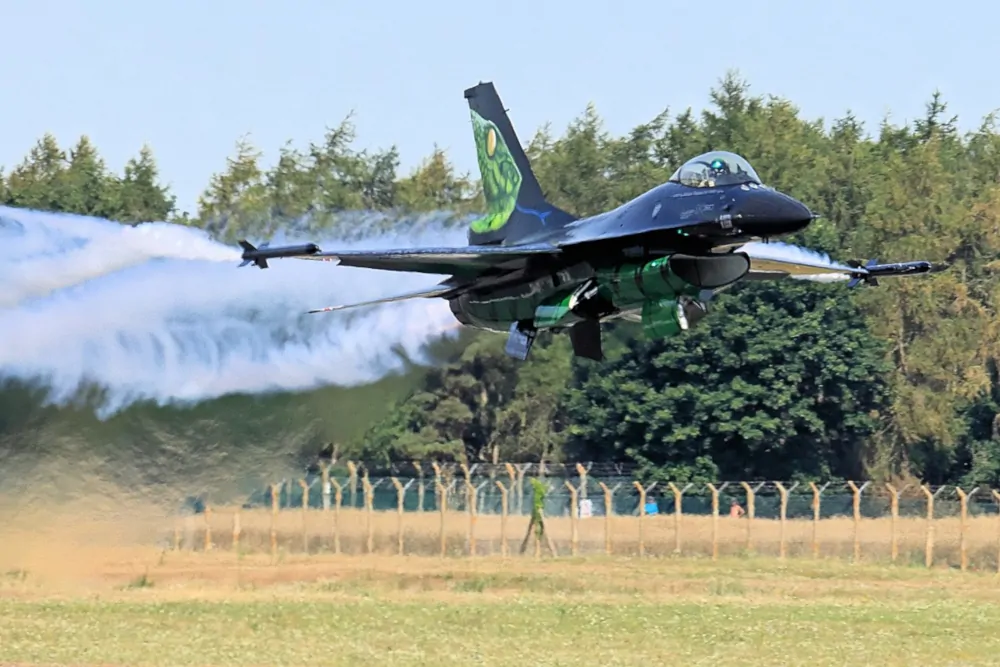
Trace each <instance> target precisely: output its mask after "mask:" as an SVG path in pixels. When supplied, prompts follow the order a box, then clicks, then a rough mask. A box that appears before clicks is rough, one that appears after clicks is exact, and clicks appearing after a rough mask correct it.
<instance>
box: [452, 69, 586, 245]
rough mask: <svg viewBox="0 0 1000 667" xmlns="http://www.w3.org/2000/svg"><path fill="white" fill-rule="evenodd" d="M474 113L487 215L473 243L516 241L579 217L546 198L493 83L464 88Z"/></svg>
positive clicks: (474, 230) (473, 229)
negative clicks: (557, 206)
mask: <svg viewBox="0 0 1000 667" xmlns="http://www.w3.org/2000/svg"><path fill="white" fill-rule="evenodd" d="M465 98H466V99H467V100H468V101H469V110H470V112H471V114H472V129H473V135H474V137H475V140H476V157H477V158H478V161H479V172H480V174H481V176H482V183H483V194H484V196H485V199H486V215H484V216H483V217H481V218H479V219H477V220H475V221H473V222H472V224H471V225H470V228H469V243H470V244H472V245H486V244H499V243H502V244H504V245H513V244H516V243H518V242H519V240H520V239H524V238H526V237H528V236H530V235H532V234H535V233H538V232H540V231H544V230H545V229H549V228H559V227H562V226H565V225H566V224H567V223H569V222H572V221H573V220H575V219H576V218H575V217H573V216H572V215H570V214H569V213H567V212H566V211H563V210H561V209H559V208H556V207H555V206H553V205H552V204H550V203H548V202H547V201H545V196H544V195H543V194H542V188H541V186H540V185H539V184H538V180H537V179H536V178H535V174H534V172H532V171H531V165H530V164H529V163H528V157H527V156H526V155H525V154H524V150H523V149H522V148H521V143H520V141H518V138H517V135H516V134H515V133H514V127H513V126H512V125H511V123H510V118H508V117H507V112H506V110H505V109H504V107H503V103H501V101H500V96H499V95H497V91H496V89H495V88H494V87H493V84H492V83H480V84H479V85H477V86H474V87H472V88H469V89H468V90H466V91H465Z"/></svg>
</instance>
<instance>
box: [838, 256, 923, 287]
mask: <svg viewBox="0 0 1000 667" xmlns="http://www.w3.org/2000/svg"><path fill="white" fill-rule="evenodd" d="M848 265H849V266H850V267H852V268H854V269H857V270H856V271H855V272H853V273H851V280H850V282H849V283H847V286H848V287H856V286H857V285H859V284H860V283H865V284H866V285H870V286H871V287H878V279H879V278H880V277H882V278H885V277H889V276H908V275H913V274H918V273H932V272H934V271H939V270H941V267H935V266H934V265H933V264H931V263H930V262H927V261H924V260H918V261H915V262H896V263H893V264H879V263H878V260H876V259H870V260H868V262H867V263H865V265H864V266H863V267H862V266H861V262H859V261H857V260H852V261H850V262H848Z"/></svg>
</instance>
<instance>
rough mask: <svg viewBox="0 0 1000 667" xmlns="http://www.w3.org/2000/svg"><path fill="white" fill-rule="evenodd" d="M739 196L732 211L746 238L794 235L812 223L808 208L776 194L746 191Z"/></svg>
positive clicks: (773, 192) (774, 191) (752, 190)
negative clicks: (748, 236)
mask: <svg viewBox="0 0 1000 667" xmlns="http://www.w3.org/2000/svg"><path fill="white" fill-rule="evenodd" d="M741 194H742V196H741V197H739V198H738V200H737V202H736V204H735V206H734V207H733V208H734V210H735V212H736V213H738V214H739V216H740V223H739V226H740V228H741V229H743V230H744V231H745V232H747V233H749V234H753V235H755V236H783V235H786V234H794V233H795V232H797V231H800V230H802V229H804V228H805V227H807V226H808V225H809V223H810V222H812V220H813V217H814V216H813V213H812V211H810V210H809V207H807V206H806V205H805V204H803V203H802V202H800V201H798V200H797V199H793V198H792V197H789V196H788V195H785V194H782V193H780V192H777V191H776V190H763V189H750V190H747V191H744V192H742V193H741Z"/></svg>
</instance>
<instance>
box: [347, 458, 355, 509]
mask: <svg viewBox="0 0 1000 667" xmlns="http://www.w3.org/2000/svg"><path fill="white" fill-rule="evenodd" d="M347 472H348V477H347V487H348V489H349V491H348V493H349V495H350V497H351V507H352V508H354V507H357V506H358V503H357V495H358V466H357V464H356V463H354V461H348V462H347Z"/></svg>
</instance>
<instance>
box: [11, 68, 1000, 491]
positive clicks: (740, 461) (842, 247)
mask: <svg viewBox="0 0 1000 667" xmlns="http://www.w3.org/2000/svg"><path fill="white" fill-rule="evenodd" d="M710 101H711V104H710V105H709V107H708V108H707V109H706V110H704V111H702V112H700V113H695V112H694V111H692V110H691V109H686V110H682V111H680V112H678V113H673V112H672V111H671V110H670V109H669V108H665V109H664V111H663V112H662V113H660V114H659V115H657V116H656V117H655V118H653V119H651V120H650V121H649V122H646V123H643V124H641V125H639V126H637V127H635V128H634V129H632V130H631V131H630V132H629V133H627V134H626V135H624V136H612V135H611V134H610V133H608V132H607V131H606V130H605V129H604V126H603V122H602V119H601V117H600V115H599V114H598V112H597V110H596V109H595V108H594V107H593V106H588V107H587V108H586V109H585V110H584V111H583V113H582V114H581V115H580V116H579V117H577V118H576V119H574V120H573V121H572V122H571V123H570V124H569V125H568V127H566V128H565V129H564V130H563V131H562V132H561V133H558V134H557V133H555V132H554V131H553V130H552V128H551V127H549V126H545V127H542V128H540V129H539V130H538V131H537V132H535V133H534V135H533V136H532V137H531V139H530V142H529V143H528V145H527V146H526V152H527V154H528V156H529V159H530V160H531V162H532V165H533V167H534V169H535V171H536V174H537V176H538V178H539V180H540V182H541V184H542V187H543V189H544V190H545V191H546V193H547V195H548V196H549V198H550V199H551V200H552V202H553V203H555V204H556V205H558V206H560V207H561V208H564V209H566V210H568V211H570V212H572V213H574V214H576V215H580V216H584V215H589V214H593V213H597V212H600V211H602V210H606V209H608V208H611V207H614V206H617V205H619V204H621V203H623V202H624V201H626V200H628V199H630V198H632V197H634V196H636V195H638V194H640V193H641V192H643V191H645V190H646V189H648V188H651V187H653V186H655V185H657V184H659V183H661V182H663V181H665V180H666V179H667V178H668V177H669V175H670V174H671V173H672V171H673V170H674V169H676V168H677V166H679V165H680V164H681V163H682V162H684V161H685V160H686V159H687V158H689V157H692V156H694V155H696V154H698V153H701V152H704V151H708V150H716V149H724V150H731V151H734V152H736V153H739V154H741V155H743V156H744V157H746V158H747V159H748V160H750V162H751V164H753V166H754V167H755V168H756V169H757V171H758V172H759V174H760V176H761V177H762V178H763V180H764V181H765V182H766V183H768V184H770V185H773V186H774V187H776V188H778V189H780V190H783V191H785V192H788V193H789V194H791V195H792V196H794V197H796V198H798V199H800V200H802V201H804V202H805V203H806V204H807V205H809V206H810V208H812V209H813V210H814V211H815V212H817V213H819V214H821V216H822V217H821V218H820V219H818V220H817V221H816V222H815V223H814V224H813V225H812V226H811V227H810V228H809V229H808V230H806V231H804V232H803V233H801V234H800V235H798V237H797V238H795V239H792V242H795V243H800V244H803V245H807V246H809V247H812V248H816V249H819V250H821V251H824V252H827V253H829V254H830V255H832V256H833V257H834V258H837V259H839V260H841V261H843V260H846V259H851V258H857V259H867V258H877V259H879V260H884V261H903V260H909V259H926V260H930V261H932V262H942V263H946V264H947V265H948V266H949V268H948V269H947V270H946V271H943V272H941V273H936V274H933V275H929V276H922V277H919V278H914V279H900V280H895V281H894V280H892V279H889V280H885V281H883V283H882V285H881V286H880V287H879V288H877V289H866V288H859V289H854V290H848V289H846V288H845V287H844V285H843V284H821V283H802V282H795V281H787V282H780V283H773V284H756V283H755V284H747V285H741V286H738V287H737V288H736V289H734V290H732V291H731V293H728V294H725V295H724V296H721V297H720V298H718V300H717V301H716V302H713V306H714V312H713V314H712V315H711V316H710V317H709V318H707V319H706V320H703V321H702V322H701V323H700V324H699V326H698V327H696V328H695V329H694V330H692V331H689V332H687V334H685V335H683V336H681V337H679V338H676V339H672V340H666V341H658V340H646V339H645V338H644V337H643V336H642V334H641V333H640V332H639V330H638V328H637V326H636V325H633V324H630V323H616V324H614V325H612V326H610V327H608V332H607V334H606V335H607V338H608V339H609V341H608V344H607V346H608V359H607V360H606V361H604V362H600V363H597V362H592V361H588V360H577V359H573V358H572V357H571V355H570V352H569V346H568V340H566V338H565V337H559V336H554V337H553V336H544V335H543V336H541V337H540V338H539V341H538V343H537V344H536V349H535V351H534V352H533V358H532V360H531V361H530V362H529V363H526V364H518V363H515V362H513V361H512V360H510V359H509V358H507V357H506V356H505V355H504V354H503V351H502V348H503V343H504V341H503V338H502V337H501V336H496V335H488V334H475V333H470V334H467V335H466V336H464V338H463V345H462V346H460V347H459V348H456V349H454V350H452V351H451V352H449V354H448V355H447V358H446V359H445V360H444V362H443V363H441V364H439V365H436V366H434V367H432V368H430V369H426V370H424V371H421V373H420V374H419V376H418V377H417V376H415V378H416V379H414V380H413V381H412V382H410V383H409V384H408V385H407V386H406V388H405V391H397V392H388V393H387V394H386V395H387V396H389V397H390V398H389V399H387V400H390V401H391V403H390V404H389V405H384V406H380V407H379V409H378V410H377V411H373V412H372V413H371V414H370V415H368V417H367V418H366V420H365V421H364V423H362V424H359V425H358V426H357V427H356V428H355V429H354V431H353V432H352V433H351V434H350V435H349V436H348V437H344V438H343V441H342V442H338V446H339V450H340V451H341V452H342V453H344V454H345V455H350V456H351V457H353V458H355V459H364V460H369V461H372V462H379V461H382V462H385V461H390V460H397V459H413V458H422V459H428V458H438V459H439V460H440V459H451V460H466V461H470V462H471V461H482V460H485V461H519V460H522V461H527V460H547V461H566V460H597V461H627V462H631V463H635V464H637V465H638V466H639V471H640V474H641V475H642V476H643V477H646V478H649V479H668V478H669V479H671V480H674V481H685V480H690V481H706V480H714V479H723V478H725V479H747V478H762V479H802V480H813V479H834V480H836V479H848V478H854V479H858V478H862V477H870V478H875V479H899V478H907V477H916V478H919V479H921V480H924V481H927V482H931V483H961V484H976V483H978V484H994V485H996V484H1000V433H998V426H1000V420H998V415H1000V385H998V374H997V358H998V353H1000V326H998V318H997V316H996V309H997V300H998V299H1000V279H998V276H997V270H998V269H1000V261H998V258H997V249H998V246H1000V133H998V131H997V128H996V126H995V118H994V116H993V115H990V116H987V117H986V118H984V119H982V122H981V123H980V124H979V126H978V127H977V128H976V129H975V130H974V131H971V132H964V133H963V132H960V131H959V129H958V127H957V119H956V118H955V117H953V116H951V115H949V114H948V111H947V106H946V104H945V102H944V101H943V100H942V98H941V97H940V95H938V94H934V95H932V96H931V98H930V100H929V101H928V103H927V106H926V111H925V114H924V115H923V117H922V118H920V119H918V120H916V121H915V122H912V123H910V124H906V125H895V124H892V123H890V122H888V121H885V122H883V123H882V124H881V125H880V126H879V127H877V128H872V129H871V130H868V129H866V128H865V127H864V126H863V125H862V123H861V122H859V121H858V120H857V119H856V118H855V117H854V116H853V115H851V114H850V113H847V114H845V115H844V116H843V117H841V118H837V119H834V120H833V121H832V122H824V121H823V120H809V119H805V118H802V117H801V116H800V114H799V112H798V110H797V109H796V107H795V106H794V104H793V103H792V102H790V101H788V100H785V99H781V98H776V97H772V96H764V95H757V94H753V93H752V92H751V90H750V87H749V86H748V84H747V83H746V82H745V81H743V80H742V79H740V78H739V77H738V75H736V74H729V75H727V76H726V77H725V78H724V79H723V80H721V81H720V82H719V83H718V85H717V86H716V87H715V88H713V89H712V90H711V92H710ZM522 131H523V130H522ZM354 144H355V136H354V127H353V124H352V119H351V118H350V117H348V118H347V119H345V120H344V121H343V122H341V123H339V124H338V125H336V126H334V127H332V128H331V129H329V130H328V131H327V132H326V134H325V136H323V137H322V139H321V140H319V141H318V142H313V143H309V144H308V145H307V146H306V147H304V148H296V147H294V146H293V145H292V144H291V143H289V144H288V145H286V146H284V147H282V149H281V151H280V153H279V156H278V159H277V161H276V162H275V163H274V164H273V166H270V167H267V166H265V165H263V164H262V159H261V152H260V150H259V149H258V148H257V147H255V146H254V145H252V144H251V143H250V142H249V141H247V140H246V139H243V140H240V141H239V142H238V143H237V145H236V150H235V153H234V155H233V156H231V157H230V158H229V159H228V161H227V163H226V165H225V167H224V168H223V169H221V170H220V171H219V173H217V174H216V175H214V176H213V177H212V178H211V180H210V182H209V183H208V184H207V186H206V188H205V190H204V192H203V194H202V195H201V197H200V198H199V200H198V205H197V210H195V211H194V212H191V213H188V212H181V211H178V210H177V208H176V203H175V199H174V197H173V195H172V194H171V193H170V192H169V189H168V188H166V187H164V186H163V185H162V184H161V182H160V175H159V174H158V171H157V166H156V162H155V159H154V157H153V153H152V151H151V150H150V149H149V148H148V147H143V148H142V149H141V150H140V152H139V153H138V155H137V156H136V157H135V158H134V159H132V160H130V161H129V162H128V164H127V165H126V167H125V169H124V172H123V173H122V174H121V175H118V174H115V173H112V172H110V171H109V170H108V169H107V168H106V166H105V165H104V163H103V162H102V160H101V158H100V156H99V154H98V152H97V150H96V148H95V147H94V146H93V145H92V144H91V142H90V141H89V140H88V139H87V138H86V137H83V138H81V139H80V140H79V142H77V144H76V145H75V146H74V147H73V148H72V149H70V150H68V151H67V150H64V149H63V148H61V147H60V146H59V145H58V143H57V142H56V140H55V139H54V138H53V137H51V136H45V137H43V138H42V139H41V140H39V141H38V143H37V144H36V146H35V147H34V148H33V149H32V150H31V152H30V153H29V154H28V155H27V156H26V157H25V159H24V160H23V162H21V163H20V164H18V165H15V166H13V167H12V168H9V169H8V170H6V171H0V202H2V203H5V204H7V205H11V206H20V207H28V208H35V209H41V210H48V211H64V212H72V213H82V214H89V215H98V216H102V217H107V218H110V219H113V220H119V221H121V222H123V223H134V222H138V221H145V220H169V221H173V222H177V223H180V224H186V225H193V226H197V227H201V228H204V229H206V230H208V231H209V232H210V233H211V234H212V235H214V236H215V237H216V238H219V239H220V240H223V241H227V242H232V241H234V240H235V239H237V238H241V237H243V236H247V237H254V238H265V237H268V236H270V235H271V234H273V233H274V232H275V231H277V230H278V229H280V228H282V227H284V226H286V225H288V224H290V223H292V222H298V223H302V222H303V221H304V222H305V224H306V225H307V226H308V227H310V228H312V229H315V230H325V231H327V232H331V233H343V234H348V233H352V234H358V233H363V232H377V231H381V230H379V229H365V230H357V229H347V228H346V227H345V226H343V225H344V223H343V222H342V219H341V218H340V217H339V214H340V213H342V212H345V211H357V210H362V209H364V210H376V211H383V212H386V213H388V214H389V215H386V216H383V217H382V218H380V220H381V221H380V222H372V223H370V224H371V225H382V226H390V225H392V224H394V223H393V221H394V220H398V217H394V214H396V213H412V212H432V211H448V212H451V213H455V214H457V215H456V218H455V219H456V220H461V217H460V216H463V215H466V214H469V213H471V212H475V211H479V210H482V208H483V204H482V196H481V192H480V191H479V183H478V178H477V177H478V174H467V173H460V172H459V171H458V170H456V169H455V167H454V165H453V164H452V163H451V162H450V160H449V159H448V156H447V155H446V154H445V152H444V151H442V150H438V149H435V150H434V151H433V152H432V154H431V155H430V156H428V157H427V158H426V159H425V160H424V161H423V162H422V163H421V164H420V165H419V166H418V167H417V168H416V169H414V170H413V171H412V172H410V173H408V174H401V173H400V170H399V156H398V154H397V152H396V150H395V148H390V149H386V150H380V151H369V150H359V149H357V148H356V147H355V145H354ZM468 150H469V151H473V150H474V146H473V143H472V137H471V133H470V137H469V147H468ZM352 224H355V223H353V222H352ZM358 391H361V390H358ZM348 393H349V391H348ZM341 396H342V395H341ZM330 400H341V399H339V398H338V399H330ZM345 400H346V399H345ZM12 404H17V403H16V402H14V403H12ZM308 405H309V408H308V409H310V410H313V411H315V412H317V413H318V412H320V411H322V410H323V409H324V406H323V404H322V401H316V400H311V401H309V402H308ZM4 409H5V404H4V402H3V400H0V427H2V425H3V424H4V423H5V419H4V417H3V415H2V412H3V411H4ZM7 409H8V410H10V408H9V407H8V408H7ZM300 409H302V408H300ZM50 416H51V415H50ZM8 417H9V419H7V420H6V423H8V426H7V429H8V431H9V430H11V429H16V428H18V427H17V425H16V424H17V423H18V422H17V420H16V419H14V418H13V417H11V416H10V415H8ZM12 424H13V425H12ZM286 424H287V422H286ZM322 440H323V434H319V433H317V434H310V435H306V436H303V437H302V438H300V439H299V441H298V442H300V444H301V448H302V450H303V451H308V452H311V453H314V452H315V451H316V448H318V447H320V446H321V445H322V442H321V441H322ZM310 455H312V454H310Z"/></svg>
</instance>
